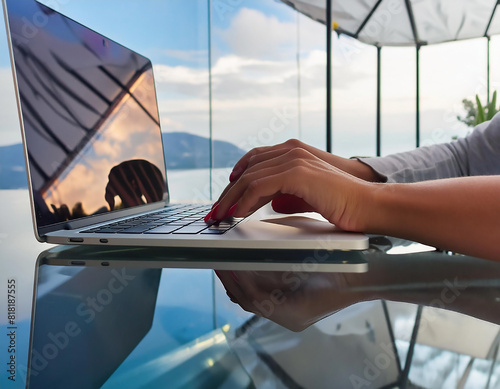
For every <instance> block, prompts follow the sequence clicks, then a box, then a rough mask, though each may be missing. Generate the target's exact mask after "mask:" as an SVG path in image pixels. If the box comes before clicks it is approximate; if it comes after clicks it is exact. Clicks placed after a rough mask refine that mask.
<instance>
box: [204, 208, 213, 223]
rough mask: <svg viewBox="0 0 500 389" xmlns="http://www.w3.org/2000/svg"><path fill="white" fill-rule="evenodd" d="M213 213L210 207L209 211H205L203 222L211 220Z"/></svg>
mask: <svg viewBox="0 0 500 389" xmlns="http://www.w3.org/2000/svg"><path fill="white" fill-rule="evenodd" d="M213 213H214V210H213V209H212V210H211V211H210V212H209V213H207V216H205V218H204V219H203V220H205V223H207V222H209V221H210V220H212V214H213Z"/></svg>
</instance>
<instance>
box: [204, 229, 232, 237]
mask: <svg viewBox="0 0 500 389" xmlns="http://www.w3.org/2000/svg"><path fill="white" fill-rule="evenodd" d="M226 231H227V230H223V229H219V228H207V229H206V230H204V231H202V232H201V233H202V234H208V235H222V234H223V233H224V232H226Z"/></svg>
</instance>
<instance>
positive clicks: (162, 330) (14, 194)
mask: <svg viewBox="0 0 500 389" xmlns="http://www.w3.org/2000/svg"><path fill="white" fill-rule="evenodd" d="M0 203H1V204H2V211H4V215H5V217H3V218H2V219H1V220H0V240H1V243H0V245H1V260H0V269H1V271H0V274H1V278H0V287H1V288H2V290H3V291H4V292H5V295H4V298H2V299H1V300H0V301H1V302H0V312H1V313H0V323H1V331H2V334H1V336H0V347H1V348H0V363H1V364H2V366H7V368H6V369H4V370H5V371H4V373H3V374H2V375H1V376H0V380H1V385H0V386H1V387H2V388H4V387H5V388H21V387H25V385H26V379H27V378H28V377H29V386H28V387H30V388H47V387H51V388H56V387H62V388H68V387H71V388H78V387H81V388H98V387H103V388H332V387H335V388H337V387H338V388H385V387H399V388H401V387H407V388H416V387H418V388H482V387H484V388H487V387H488V388H495V387H500V382H499V377H500V370H499V364H498V362H497V358H498V344H499V327H498V324H497V323H499V322H500V317H499V314H497V309H496V305H497V304H498V303H499V302H500V296H499V294H498V290H499V286H500V265H498V264H497V263H496V262H493V261H486V260H482V259H478V258H471V257H465V256H460V255H452V254H451V253H447V252H439V251H436V250H434V249H433V248H430V247H426V246H422V245H419V244H415V243H412V242H406V241H401V240H397V239H393V238H390V237H371V238H370V243H371V245H370V249H369V250H366V251H364V252H363V256H364V257H365V258H366V260H367V261H368V271H367V272H366V273H314V272H303V271H300V272H295V273H294V272H264V271H241V270H236V271H235V272H233V274H234V276H235V277H236V279H237V280H238V282H239V283H240V284H241V285H246V287H247V288H249V287H251V286H254V287H255V289H257V288H258V289H259V291H253V292H252V293H253V294H251V296H252V298H254V299H253V301H251V303H252V304H253V306H252V307H251V308H252V310H253V311H254V312H252V313H250V312H246V311H245V310H243V309H242V308H241V307H240V306H239V305H238V304H235V303H234V302H232V301H231V300H235V298H234V296H232V295H231V293H230V292H229V293H226V288H225V286H226V287H227V286H228V283H227V282H226V281H227V277H229V276H230V277H233V276H231V272H230V271H226V272H222V274H221V273H219V277H220V279H219V277H217V274H216V273H215V272H214V271H213V270H211V269H196V268H191V269H183V268H182V266H176V267H177V268H168V267H164V268H161V266H149V267H145V266H137V265H135V266H130V262H128V263H127V262H120V260H119V259H120V255H122V257H123V258H124V259H130V254H129V252H128V251H127V250H130V248H129V249H123V250H122V251H120V250H121V249H120V248H115V249H112V250H108V251H106V250H102V249H101V248H99V247H85V248H75V247H69V246H49V245H46V244H40V243H37V242H36V241H35V239H34V235H33V231H32V229H31V220H30V212H29V209H26V208H27V207H26V206H25V205H26V204H27V203H28V199H27V193H26V191H0ZM134 255H136V256H138V257H140V258H143V259H148V258H153V257H157V256H158V252H157V251H155V250H154V249H144V248H143V249H136V250H135V254H134ZM163 255H164V258H165V259H166V260H168V259H170V260H174V259H177V260H179V258H178V257H179V253H176V254H175V258H174V255H173V254H172V253H171V252H169V251H168V250H164V252H163ZM79 256H80V257H81V258H84V259H85V258H89V257H95V258H99V259H101V260H105V259H106V258H108V259H109V262H110V264H109V266H102V265H101V266H88V265H87V266H82V263H80V262H79V261H78V257H79ZM54 258H57V259H64V258H69V259H70V260H71V261H69V262H67V263H66V264H64V263H63V262H61V263H57V261H54ZM117 258H118V259H117ZM207 258H208V256H207ZM113 261H114V262H113ZM138 261H139V260H138ZM221 280H223V281H224V283H222V282H221ZM249 290H250V289H249ZM33 293H34V294H33ZM259 293H260V294H259ZM33 295H34V297H33ZM304 301H305V303H304ZM316 301H328V304H329V309H330V311H331V312H333V311H335V312H334V313H333V314H330V315H327V317H325V318H323V319H322V320H317V319H319V316H316V317H314V318H313V319H310V316H308V318H309V319H310V320H312V321H314V322H315V323H314V324H312V325H309V324H310V323H308V322H307V320H306V319H305V316H304V315H305V313H304V312H306V311H307V312H306V313H308V312H309V311H308V310H309V309H311V310H312V309H313V308H314V305H315V302H316ZM240 303H242V301H240ZM243 305H244V304H243ZM246 308H247V309H248V306H246ZM32 310H33V311H32ZM255 312H256V313H258V314H257V315H256V314H255ZM316 320H317V321H316ZM297 323H299V324H300V325H299V324H297ZM294 325H297V328H294ZM301 325H303V326H305V327H307V328H306V329H303V330H302V328H299V327H300V326H301ZM286 327H288V328H292V329H300V330H301V331H299V332H294V331H291V330H290V329H288V328H286ZM30 339H31V342H30Z"/></svg>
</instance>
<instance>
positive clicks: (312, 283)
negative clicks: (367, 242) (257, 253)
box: [216, 271, 363, 331]
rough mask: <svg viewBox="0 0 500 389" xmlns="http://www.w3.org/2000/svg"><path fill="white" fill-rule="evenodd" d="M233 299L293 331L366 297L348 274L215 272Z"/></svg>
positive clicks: (249, 310)
mask: <svg viewBox="0 0 500 389" xmlns="http://www.w3.org/2000/svg"><path fill="white" fill-rule="evenodd" d="M216 274H217V275H218V277H219V279H220V280H221V282H222V283H223V285H224V287H225V288H226V290H227V294H228V296H229V297H230V299H231V300H232V301H233V302H235V303H237V304H239V305H240V306H241V307H242V308H243V309H244V310H245V311H248V312H252V313H255V314H257V315H259V316H263V317H266V318H267V319H269V320H272V321H274V322H275V323H277V324H279V325H281V326H283V327H286V328H288V329H289V330H292V331H302V330H304V329H305V328H307V327H309V326H310V325H312V324H314V323H316V322H317V321H319V320H321V319H322V318H324V317H326V316H329V315H330V314H332V313H334V312H336V311H338V310H340V309H343V308H345V307H347V306H349V305H351V304H354V303H356V302H358V301H360V300H362V299H363V296H361V295H360V294H359V293H355V292H351V291H350V290H349V289H350V286H349V284H348V281H347V277H348V276H349V275H348V274H346V273H292V272H255V271H238V272H234V271H216Z"/></svg>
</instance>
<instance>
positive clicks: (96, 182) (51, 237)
mask: <svg viewBox="0 0 500 389" xmlns="http://www.w3.org/2000/svg"><path fill="white" fill-rule="evenodd" d="M2 2H3V7H4V14H5V19H6V25H7V34H8V38H9V39H8V41H9V48H10V53H11V61H12V69H13V74H14V83H15V89H16V96H17V102H18V107H19V118H20V123H21V130H22V137H23V144H24V150H25V157H26V165H27V173H28V186H29V191H30V198H31V208H32V215H33V224H34V229H35V235H36V238H37V239H38V240H39V241H42V242H49V243H57V244H95V245H125V246H131V245H132V246H168V247H185V248H188V247H189V248H232V249H286V250H289V249H308V250H315V249H322V250H364V249H366V248H367V247H368V238H367V237H366V236H365V235H363V234H359V233H351V232H344V231H341V230H340V229H338V228H336V227H335V226H333V225H332V224H330V223H328V222H327V221H326V220H324V219H323V218H322V217H321V216H319V215H317V214H314V213H308V214H295V215H280V214H276V213H274V212H273V211H272V209H271V208H270V207H269V206H266V207H264V208H262V209H261V210H259V211H257V212H256V213H254V214H253V215H252V216H250V217H248V218H246V219H243V220H240V219H237V220H234V219H233V220H229V221H224V222H223V223H221V225H215V226H208V225H205V224H203V221H202V219H200V217H201V216H196V215H195V214H194V211H195V210H194V209H193V207H195V205H186V204H183V205H172V204H170V203H169V193H168V185H167V178H166V176H167V174H166V167H165V157H164V149H163V141H162V133H161V129H160V120H159V113H158V107H157V99H156V91H155V84H154V77H153V70H152V65H151V62H150V61H149V59H147V58H145V57H144V56H142V55H140V54H138V53H136V52H134V51H132V50H130V49H128V48H126V47H124V46H122V45H120V44H118V43H116V42H114V41H112V40H110V39H108V38H106V37H104V36H102V35H100V34H98V33H97V32H95V31H93V30H90V29H88V28H86V27H85V26H83V25H81V24H79V23H77V22H75V21H73V20H71V19H69V18H67V17H65V16H63V15H61V14H60V13H58V12H56V11H54V10H52V9H50V8H48V7H46V6H44V5H42V4H40V3H38V2H36V1H33V0H2ZM186 185H189V183H186ZM176 209H177V210H180V212H181V213H182V214H183V215H184V216H186V215H187V218H188V219H190V220H191V221H192V226H191V228H187V229H186V230H184V231H186V232H183V231H181V230H180V228H178V229H174V228H168V227H163V228H160V227H161V225H160V222H161V221H166V222H168V221H172V220H173V219H175V217H176V216H172V212H173V211H175V210H176ZM209 209H210V208H209V206H208V205H205V208H204V209H203V211H204V212H205V213H206V212H207V211H208V210H209ZM190 212H191V213H192V214H190ZM145 214H148V215H150V220H151V221H154V222H155V223H157V224H155V226H156V227H154V228H151V229H149V230H148V231H143V232H142V233H133V231H134V230H137V228H136V227H135V226H134V224H133V220H132V221H131V219H134V220H135V218H136V217H138V216H140V215H145ZM151 214H152V215H151ZM159 216H162V217H159ZM161 219H163V220H161ZM120 221H121V222H122V223H125V226H126V228H123V229H120V228H115V230H113V225H114V226H116V225H117V224H116V223H119V222H120ZM127 223H128V224H127ZM110 224H112V226H109V225H110ZM119 225H123V224H119ZM195 227H197V228H195ZM196 229H198V230H199V231H198V232H195V233H193V231H195V230H196ZM221 229H222V230H221ZM103 230H105V231H106V232H102V231H103ZM126 230H127V231H126ZM139 230H140V228H139Z"/></svg>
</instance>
